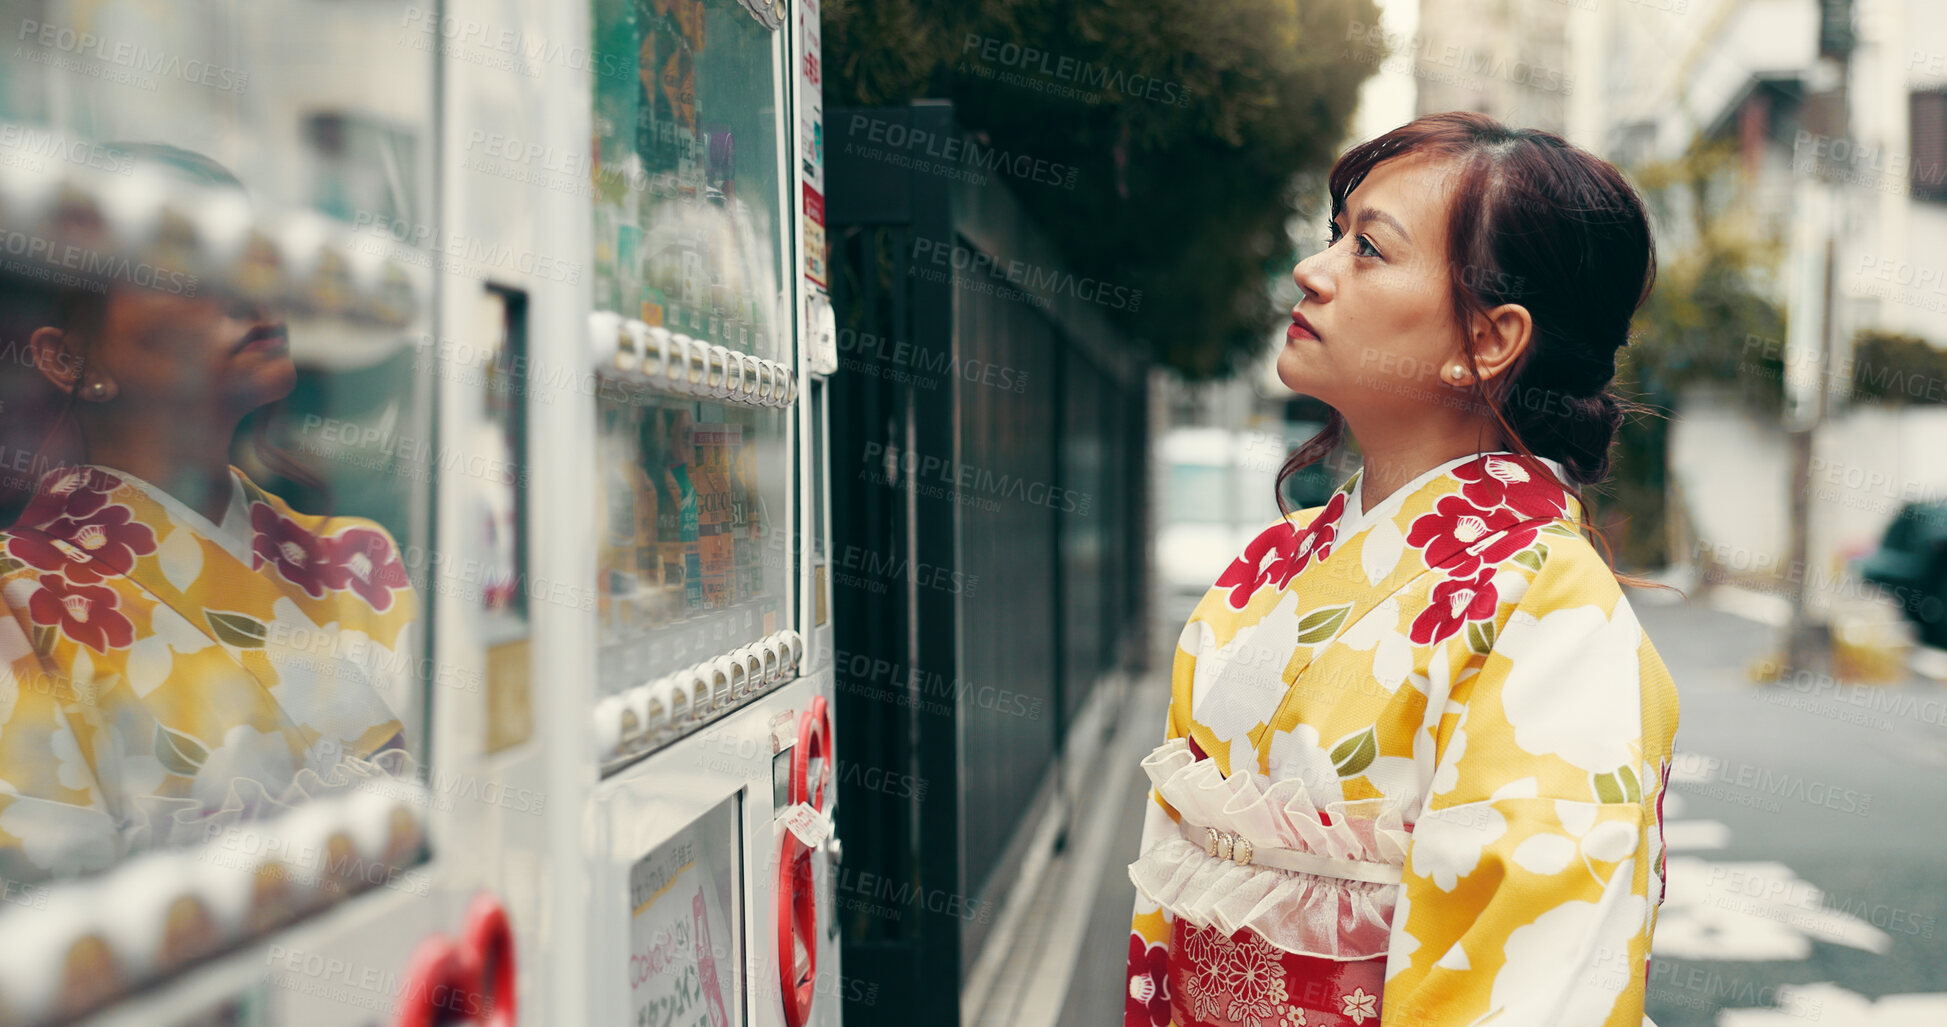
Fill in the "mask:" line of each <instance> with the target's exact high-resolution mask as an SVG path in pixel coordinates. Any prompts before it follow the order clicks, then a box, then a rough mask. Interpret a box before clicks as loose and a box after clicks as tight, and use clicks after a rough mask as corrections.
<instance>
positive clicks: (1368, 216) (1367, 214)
mask: <svg viewBox="0 0 1947 1027" xmlns="http://www.w3.org/2000/svg"><path fill="white" fill-rule="evenodd" d="M1368 221H1383V222H1385V223H1386V224H1389V225H1391V226H1393V231H1395V232H1398V233H1399V234H1400V238H1402V239H1405V240H1406V241H1407V242H1412V241H1413V233H1411V232H1409V231H1407V230H1406V226H1405V225H1402V224H1400V223H1399V219H1398V218H1396V217H1394V216H1392V215H1391V214H1388V213H1386V212H1385V211H1383V210H1379V209H1378V208H1376V207H1365V208H1362V209H1361V210H1360V211H1359V216H1358V217H1357V218H1355V219H1354V222H1355V223H1356V224H1361V225H1363V224H1365V223H1366V222H1368Z"/></svg>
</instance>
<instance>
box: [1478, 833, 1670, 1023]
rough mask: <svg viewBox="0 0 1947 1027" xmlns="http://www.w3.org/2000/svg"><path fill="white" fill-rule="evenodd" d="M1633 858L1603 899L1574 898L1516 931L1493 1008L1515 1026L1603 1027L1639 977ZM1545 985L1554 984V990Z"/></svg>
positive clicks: (1639, 905) (1639, 904)
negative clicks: (1632, 947)
mask: <svg viewBox="0 0 1947 1027" xmlns="http://www.w3.org/2000/svg"><path fill="white" fill-rule="evenodd" d="M1633 866H1634V861H1633V860H1624V861H1623V862H1622V863H1621V864H1620V865H1618V866H1617V867H1616V869H1615V872H1614V874H1613V875H1612V876H1611V877H1610V879H1609V884H1608V887H1607V888H1606V889H1605V891H1604V893H1603V896H1602V898H1601V900H1600V901H1599V902H1583V901H1580V900H1570V901H1567V902H1563V903H1560V904H1559V905H1557V906H1555V907H1554V908H1553V909H1550V910H1548V911H1547V912H1544V913H1542V914H1541V915H1540V916H1538V917H1536V918H1535V919H1534V922H1532V923H1528V924H1524V925H1522V926H1520V927H1517V928H1515V929H1514V930H1513V931H1512V932H1510V933H1509V934H1508V940H1507V943H1506V945H1505V946H1504V947H1503V952H1504V953H1505V954H1506V956H1507V962H1505V963H1504V964H1502V966H1501V969H1500V970H1499V971H1497V972H1496V973H1495V975H1494V986H1493V989H1492V991H1491V992H1490V993H1489V996H1488V1008H1489V1009H1498V1010H1501V1011H1502V1013H1501V1018H1502V1019H1506V1020H1509V1021H1511V1022H1516V1023H1540V1022H1543V1021H1544V1020H1545V1021H1546V1022H1547V1023H1548V1024H1549V1027H1600V1025H1601V1024H1603V1023H1605V1022H1607V1021H1608V1019H1609V1014H1610V1013H1611V1012H1612V1011H1613V1010H1614V1008H1615V1002H1616V996H1617V995H1620V994H1622V992H1623V990H1624V989H1625V988H1627V987H1629V985H1630V982H1631V981H1632V980H1633V979H1634V976H1635V975H1634V974H1633V973H1632V972H1631V971H1630V970H1628V969H1612V968H1611V967H1612V966H1614V965H1615V964H1616V963H1617V962H1618V961H1624V962H1626V960H1625V954H1626V953H1627V952H1628V951H1629V941H1630V938H1632V937H1633V936H1634V935H1635V934H1636V932H1637V930H1638V929H1639V928H1640V927H1641V925H1642V917H1643V900H1642V899H1641V898H1639V897H1637V896H1635V895H1632V894H1630V881H1631V880H1632V879H1633V878H1634V873H1633ZM1542 982H1556V983H1555V985H1554V986H1553V987H1548V986H1544V985H1543V984H1542Z"/></svg>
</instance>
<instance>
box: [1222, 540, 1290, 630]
mask: <svg viewBox="0 0 1947 1027" xmlns="http://www.w3.org/2000/svg"><path fill="white" fill-rule="evenodd" d="M1297 545H1298V543H1297V529H1296V528H1293V527H1292V526H1291V523H1290V522H1289V521H1287V522H1284V523H1281V524H1274V525H1272V526H1271V527H1269V528H1266V529H1264V530H1263V531H1261V532H1259V533H1258V536H1257V537H1256V538H1254V539H1252V540H1251V541H1250V542H1249V543H1248V544H1246V545H1245V546H1244V555H1243V556H1240V557H1238V558H1237V559H1235V560H1232V561H1231V562H1230V566H1229V567H1226V568H1224V573H1222V574H1220V575H1218V576H1217V587H1218V588H1227V589H1230V596H1229V597H1228V599H1227V601H1228V602H1229V603H1230V606H1231V608H1232V609H1234V610H1241V609H1243V608H1244V605H1245V604H1246V603H1248V602H1250V601H1251V596H1252V595H1254V594H1256V592H1257V590H1258V589H1260V588H1263V587H1264V586H1265V585H1266V584H1268V583H1269V582H1270V581H1271V579H1272V578H1275V577H1277V576H1278V575H1279V574H1280V573H1282V572H1283V569H1284V566H1285V563H1286V561H1287V560H1288V555H1287V554H1289V553H1291V552H1292V551H1293V550H1294V549H1296V548H1297Z"/></svg>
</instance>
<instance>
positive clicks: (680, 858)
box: [629, 805, 739, 1027]
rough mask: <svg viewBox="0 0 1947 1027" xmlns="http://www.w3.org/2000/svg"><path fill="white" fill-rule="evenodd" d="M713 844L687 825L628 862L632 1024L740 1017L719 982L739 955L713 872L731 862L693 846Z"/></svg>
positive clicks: (733, 975) (731, 976) (732, 976)
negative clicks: (719, 862) (701, 856)
mask: <svg viewBox="0 0 1947 1027" xmlns="http://www.w3.org/2000/svg"><path fill="white" fill-rule="evenodd" d="M728 809H730V810H732V811H734V810H735V806H734V805H733V806H730V807H728ZM719 812H721V810H720V811H719ZM715 815H716V814H713V816H715ZM730 815H732V816H734V812H732V813H731V814H730ZM714 851H718V850H716V849H715V848H714V847H708V846H701V845H699V839H698V838H697V837H696V831H695V829H694V828H692V829H691V830H689V831H685V832H684V833H683V834H681V835H678V836H677V837H676V838H675V839H672V840H671V841H670V842H669V843H667V844H665V845H664V846H662V847H661V848H660V849H657V850H656V851H655V852H653V853H651V854H649V855H648V856H647V857H645V858H643V859H642V860H641V861H640V862H638V863H636V864H635V866H634V867H632V868H630V870H629V900H630V902H631V904H632V907H633V913H632V916H631V918H630V925H629V1008H630V1010H631V1013H632V1023H633V1024H634V1025H635V1027H664V1025H669V1027H676V1025H683V1027H690V1025H696V1027H730V1025H731V1024H732V1023H734V1022H739V1021H737V1020H733V1013H734V1012H735V1011H736V1010H737V1008H738V1001H737V1000H738V996H737V995H736V994H735V993H734V992H732V991H728V990H726V988H725V984H726V982H727V981H734V980H736V979H737V967H736V966H735V963H736V961H737V959H738V958H739V956H738V953H737V947H736V946H735V945H734V944H733V943H731V941H730V940H731V939H732V938H734V934H733V933H732V928H731V924H730V921H729V919H728V916H727V913H728V911H727V910H726V908H725V906H726V905H727V904H728V902H727V899H726V896H725V895H724V894H723V892H722V891H721V890H720V889H719V887H718V878H717V875H718V873H720V872H721V873H732V872H733V869H734V868H719V867H713V866H711V865H710V864H709V863H708V862H707V855H706V857H705V860H704V861H699V860H698V853H699V852H703V853H706V854H707V853H710V852H714Z"/></svg>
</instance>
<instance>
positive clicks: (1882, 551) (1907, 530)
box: [1859, 502, 1947, 648]
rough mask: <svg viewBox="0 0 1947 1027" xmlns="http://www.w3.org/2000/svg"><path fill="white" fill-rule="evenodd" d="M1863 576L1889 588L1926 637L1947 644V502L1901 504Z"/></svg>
mask: <svg viewBox="0 0 1947 1027" xmlns="http://www.w3.org/2000/svg"><path fill="white" fill-rule="evenodd" d="M1859 574H1860V577H1863V578H1865V579H1866V580H1867V581H1869V582H1872V583H1874V584H1877V585H1882V586H1885V587H1886V588H1887V589H1888V590H1889V592H1890V594H1891V597H1892V598H1893V599H1894V600H1895V601H1896V602H1897V603H1898V604H1899V607H1900V609H1901V611H1902V612H1904V613H1905V614H1906V616H1907V619H1909V620H1911V621H1913V623H1914V626H1915V628H1916V629H1917V630H1918V631H1919V634H1920V639H1921V641H1923V642H1925V643H1927V644H1928V645H1931V646H1938V647H1941V648H1947V502H1926V503H1907V504H1906V505H1904V506H1902V507H1900V512H1899V513H1898V514H1896V515H1895V516H1894V517H1893V523H1891V524H1889V525H1887V526H1886V534H1885V535H1884V536H1882V537H1881V538H1880V541H1879V548H1878V549H1876V550H1874V551H1873V552H1872V553H1869V554H1867V555H1866V556H1865V557H1862V558H1861V559H1860V561H1859Z"/></svg>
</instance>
